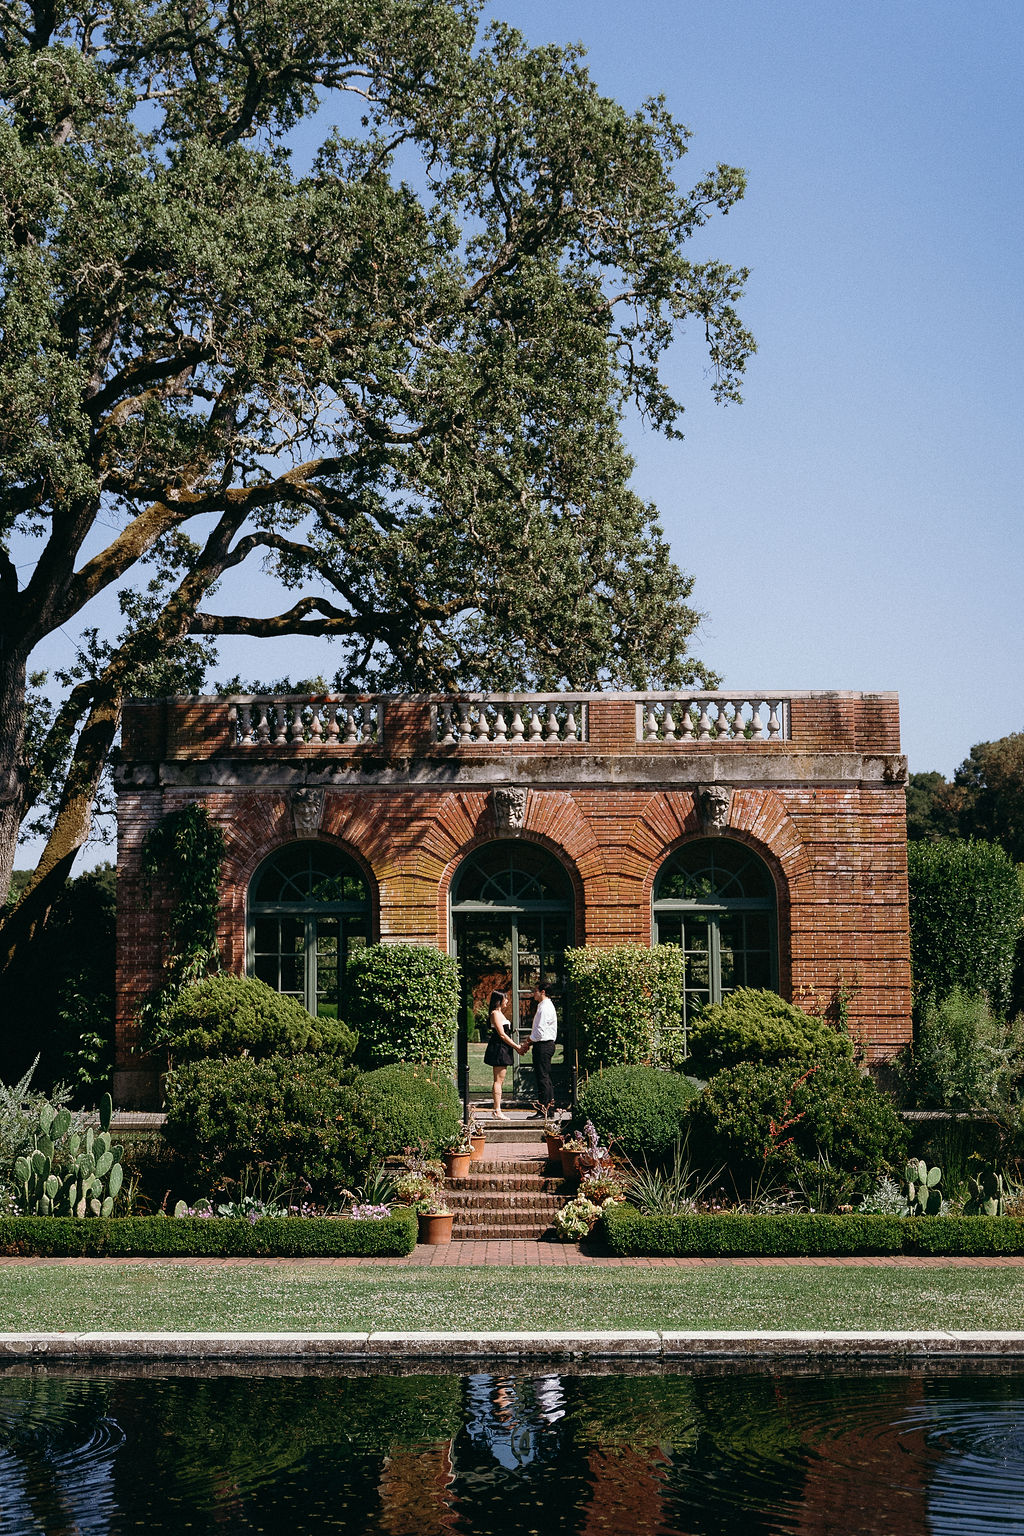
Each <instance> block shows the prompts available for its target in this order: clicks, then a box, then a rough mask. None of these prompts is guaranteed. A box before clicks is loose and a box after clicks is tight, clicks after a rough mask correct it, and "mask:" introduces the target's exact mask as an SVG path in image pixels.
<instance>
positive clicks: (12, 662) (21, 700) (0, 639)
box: [0, 634, 28, 908]
mask: <svg viewBox="0 0 1024 1536" xmlns="http://www.w3.org/2000/svg"><path fill="white" fill-rule="evenodd" d="M27 668H28V656H27V653H26V652H25V651H23V650H15V649H14V648H13V647H12V648H10V649H8V648H7V646H6V645H5V637H4V636H3V635H2V634H0V908H2V907H3V904H4V902H5V901H6V900H7V893H8V891H9V890H10V885H11V873H12V871H13V869H14V860H15V856H16V854H17V851H18V833H19V832H20V831H21V823H22V820H23V819H24V815H25V795H26V787H27V786H26V777H25V756H24V754H25V679H26V673H27Z"/></svg>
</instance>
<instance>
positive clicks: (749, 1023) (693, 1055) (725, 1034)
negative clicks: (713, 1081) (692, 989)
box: [690, 987, 853, 1077]
mask: <svg viewBox="0 0 1024 1536" xmlns="http://www.w3.org/2000/svg"><path fill="white" fill-rule="evenodd" d="M852 1056H853V1046H852V1043H851V1041H850V1038H849V1036H848V1035H846V1034H843V1033H840V1032H839V1031H838V1030H837V1029H835V1028H834V1027H833V1026H832V1025H831V1024H830V1023H829V1022H828V1020H827V1019H820V1018H815V1017H814V1016H813V1015H812V1014H809V1013H803V1012H801V1010H800V1009H799V1008H794V1006H793V1004H792V1003H787V1002H786V1001H785V1000H784V999H783V998H781V997H780V996H779V995H778V993H777V992H768V991H760V990H755V989H754V988H751V987H741V988H739V989H738V990H737V991H736V992H733V993H731V994H730V996H729V997H727V998H726V999H725V1001H724V1002H721V1003H714V1004H712V1006H711V1007H710V1008H705V1009H704V1011H703V1012H702V1013H701V1014H699V1015H698V1017H697V1018H696V1019H695V1020H694V1021H693V1023H692V1024H691V1026H690V1069H691V1071H693V1072H694V1073H696V1075H697V1076H698V1077H710V1076H711V1075H712V1073H714V1072H718V1071H720V1070H721V1069H722V1068H723V1067H737V1066H739V1065H740V1064H741V1063H742V1062H763V1063H764V1064H766V1065H771V1066H776V1065H778V1063H779V1062H781V1061H799V1062H803V1063H804V1065H805V1066H811V1065H812V1064H814V1063H820V1062H826V1061H831V1060H836V1059H840V1058H841V1059H845V1060H847V1061H849V1060H851V1059H852Z"/></svg>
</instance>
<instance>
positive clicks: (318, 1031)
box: [153, 975, 356, 1065]
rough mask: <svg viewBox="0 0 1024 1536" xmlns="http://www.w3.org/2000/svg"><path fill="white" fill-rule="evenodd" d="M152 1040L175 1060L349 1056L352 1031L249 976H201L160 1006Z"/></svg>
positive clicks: (352, 1038)
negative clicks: (317, 1015) (311, 1011)
mask: <svg viewBox="0 0 1024 1536" xmlns="http://www.w3.org/2000/svg"><path fill="white" fill-rule="evenodd" d="M153 1043H154V1044H155V1045H165V1046H166V1047H167V1050H168V1053H169V1055H170V1057H171V1060H172V1062H173V1063H174V1064H175V1065H178V1064H179V1063H185V1062H190V1061H203V1060H205V1059H208V1058H213V1057H219V1058H221V1059H226V1058H228V1057H232V1056H243V1055H246V1056H251V1057H252V1058H253V1060H255V1061H263V1060H265V1059H266V1058H267V1057H268V1056H299V1055H307V1056H317V1055H321V1054H322V1055H328V1056H334V1057H342V1058H344V1057H348V1056H351V1054H352V1052H353V1050H354V1049H355V1043H356V1041H355V1035H354V1033H353V1031H352V1030H350V1029H348V1028H347V1027H346V1026H345V1025H344V1024H342V1023H341V1022H340V1020H337V1019H315V1018H314V1017H313V1015H312V1014H311V1013H308V1012H307V1011H306V1009H305V1008H303V1006H302V1004H301V1003H297V1002H296V1001H295V999H294V998H293V997H283V996H282V995H281V993H279V992H275V991H274V989H273V988H272V987H268V986H267V984H266V982H263V981H257V980H256V978H255V977H254V976H229V975H220V976H207V977H206V978H205V979H204V980H202V981H197V982H195V983H194V984H193V985H192V986H190V987H185V988H184V990H183V991H181V992H179V993H178V995H177V996H176V997H175V998H174V999H173V1000H172V1001H171V1002H170V1003H168V1004H167V1005H166V1007H165V1008H164V1009H163V1011H162V1012H161V1014H160V1016H159V1022H158V1025H157V1027H156V1029H155V1031H154V1037H153Z"/></svg>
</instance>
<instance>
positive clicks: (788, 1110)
mask: <svg viewBox="0 0 1024 1536" xmlns="http://www.w3.org/2000/svg"><path fill="white" fill-rule="evenodd" d="M906 1142H907V1137H906V1131H905V1130H904V1128H903V1126H902V1125H901V1123H900V1121H899V1118H898V1116H897V1114H896V1111H895V1110H894V1108H893V1106H892V1103H891V1101H890V1100H889V1099H888V1098H887V1097H886V1096H885V1095H884V1094H881V1093H879V1091H878V1089H877V1088H876V1087H875V1085H874V1084H873V1083H872V1082H871V1080H870V1079H869V1078H866V1077H862V1076H861V1074H860V1072H858V1070H857V1068H856V1067H855V1066H854V1065H853V1063H852V1062H850V1061H846V1060H844V1059H839V1060H834V1061H830V1062H826V1063H825V1064H824V1065H822V1066H820V1067H817V1068H810V1069H806V1068H805V1067H804V1064H803V1063H802V1062H790V1063H783V1064H782V1065H779V1066H770V1065H763V1064H761V1063H756V1062H748V1063H745V1064H743V1065H741V1066H738V1067H729V1068H726V1069H725V1070H723V1071H721V1072H717V1073H716V1074H715V1076H714V1077H713V1078H712V1079H711V1081H710V1082H709V1083H708V1085H707V1087H706V1088H705V1089H704V1091H703V1093H702V1094H701V1095H700V1097H699V1098H698V1099H696V1100H695V1101H694V1104H693V1107H692V1110H691V1112H690V1146H691V1149H692V1151H693V1154H694V1156H695V1157H698V1158H699V1159H700V1162H701V1164H702V1166H703V1167H705V1168H707V1167H712V1166H716V1165H724V1166H725V1167H726V1168H727V1169H728V1171H729V1174H730V1176H731V1177H732V1179H733V1180H734V1181H735V1184H736V1187H737V1190H738V1191H739V1192H740V1193H741V1194H743V1193H745V1192H746V1191H747V1190H748V1189H761V1190H762V1192H763V1190H764V1188H765V1186H766V1184H767V1185H774V1184H782V1185H786V1186H789V1187H792V1186H794V1185H795V1184H798V1183H799V1182H801V1181H804V1182H806V1183H807V1184H808V1185H812V1186H815V1187H820V1188H822V1190H823V1192H824V1193H825V1194H826V1195H829V1196H830V1198H839V1197H841V1196H843V1195H844V1194H847V1193H851V1192H854V1191H857V1190H859V1191H860V1192H861V1193H864V1192H866V1189H867V1187H868V1186H869V1185H870V1184H872V1183H873V1182H874V1181H875V1179H876V1178H877V1176H878V1175H879V1173H881V1172H884V1171H886V1170H889V1169H891V1168H893V1167H895V1166H896V1165H898V1164H900V1163H901V1162H902V1160H903V1158H904V1157H905V1156H906ZM826 1185H828V1186H831V1189H826V1187H825V1186H826Z"/></svg>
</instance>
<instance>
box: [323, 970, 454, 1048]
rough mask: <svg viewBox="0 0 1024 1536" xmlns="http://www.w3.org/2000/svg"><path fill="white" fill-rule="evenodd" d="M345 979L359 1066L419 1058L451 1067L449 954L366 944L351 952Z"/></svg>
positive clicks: (451, 1001)
mask: <svg viewBox="0 0 1024 1536" xmlns="http://www.w3.org/2000/svg"><path fill="white" fill-rule="evenodd" d="M346 977H347V982H348V992H347V997H348V1002H347V1012H348V1016H349V1019H350V1020H351V1022H352V1026H353V1028H354V1029H355V1030H356V1031H357V1032H358V1035H359V1042H358V1044H357V1046H356V1061H357V1063H358V1064H359V1066H360V1067H364V1068H367V1069H373V1068H376V1067H383V1066H387V1065H389V1064H390V1063H392V1062H419V1063H422V1064H423V1065H424V1066H427V1067H433V1068H436V1069H437V1070H438V1071H439V1072H450V1071H451V1070H452V1066H453V1062H454V1052H455V1024H456V1018H457V1014H458V1005H459V966H458V962H457V961H456V960H455V958H454V956H452V955H443V954H442V953H441V951H440V950H438V949H432V948H430V946H429V945H426V944H368V945H367V946H366V948H365V949H359V950H356V952H355V954H353V955H352V957H351V958H350V960H349V962H348V970H347V972H346Z"/></svg>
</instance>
